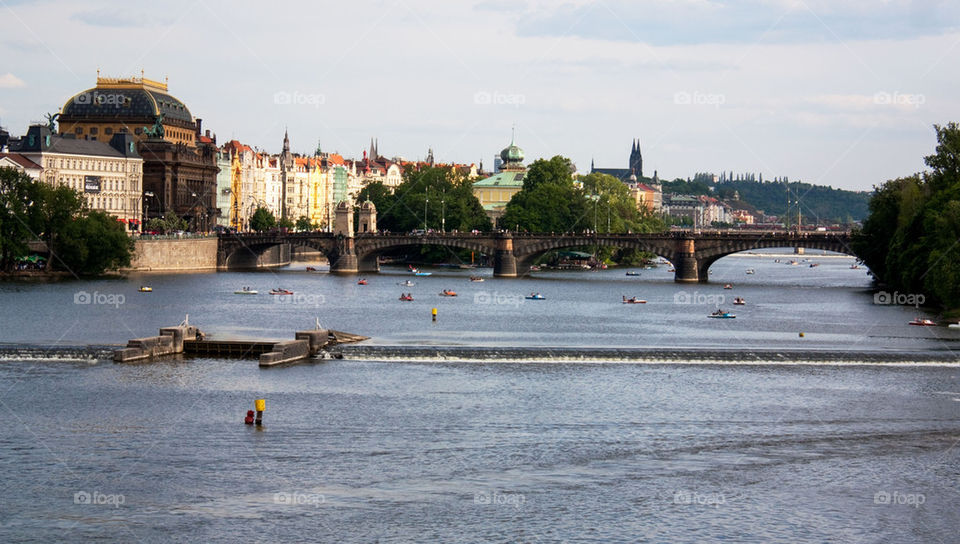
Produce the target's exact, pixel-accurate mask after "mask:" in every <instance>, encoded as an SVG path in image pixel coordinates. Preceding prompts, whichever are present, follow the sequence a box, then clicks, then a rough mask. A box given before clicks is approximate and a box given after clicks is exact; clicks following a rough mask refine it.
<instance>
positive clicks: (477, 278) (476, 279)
mask: <svg viewBox="0 0 960 544" xmlns="http://www.w3.org/2000/svg"><path fill="white" fill-rule="evenodd" d="M470 281H483V278H481V277H480V276H470Z"/></svg>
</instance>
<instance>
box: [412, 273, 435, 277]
mask: <svg viewBox="0 0 960 544" xmlns="http://www.w3.org/2000/svg"><path fill="white" fill-rule="evenodd" d="M413 275H414V276H432V275H433V272H414V273H413Z"/></svg>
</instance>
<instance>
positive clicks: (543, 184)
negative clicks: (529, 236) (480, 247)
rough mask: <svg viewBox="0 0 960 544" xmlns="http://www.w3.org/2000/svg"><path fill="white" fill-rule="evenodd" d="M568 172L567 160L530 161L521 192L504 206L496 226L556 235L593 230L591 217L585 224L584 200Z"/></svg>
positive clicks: (586, 206)
mask: <svg viewBox="0 0 960 544" xmlns="http://www.w3.org/2000/svg"><path fill="white" fill-rule="evenodd" d="M571 168H572V163H571V162H570V160H569V159H567V158H566V157H561V156H556V157H553V158H552V159H550V160H544V159H538V160H536V161H534V162H533V164H531V165H530V168H528V169H527V174H526V176H525V177H524V180H523V189H521V190H520V191H519V192H518V193H517V194H515V195H513V197H512V198H511V199H510V202H508V203H507V207H506V209H505V210H504V213H503V216H502V217H501V218H500V226H501V227H503V228H506V229H510V230H513V229H518V230H522V231H528V232H556V233H561V232H576V231H582V230H587V229H591V228H593V214H592V213H591V214H590V219H589V221H588V220H587V210H588V204H587V199H586V198H585V197H584V194H583V191H582V190H580V189H579V188H578V187H577V186H576V185H575V184H574V182H573V176H572V175H571ZM590 208H592V206H591V207H590ZM590 211H591V212H592V211H593V210H592V209H591V210H590Z"/></svg>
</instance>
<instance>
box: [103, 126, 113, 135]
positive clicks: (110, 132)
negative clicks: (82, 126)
mask: <svg viewBox="0 0 960 544" xmlns="http://www.w3.org/2000/svg"><path fill="white" fill-rule="evenodd" d="M103 133H104V134H113V127H107V128H105V129H103Z"/></svg>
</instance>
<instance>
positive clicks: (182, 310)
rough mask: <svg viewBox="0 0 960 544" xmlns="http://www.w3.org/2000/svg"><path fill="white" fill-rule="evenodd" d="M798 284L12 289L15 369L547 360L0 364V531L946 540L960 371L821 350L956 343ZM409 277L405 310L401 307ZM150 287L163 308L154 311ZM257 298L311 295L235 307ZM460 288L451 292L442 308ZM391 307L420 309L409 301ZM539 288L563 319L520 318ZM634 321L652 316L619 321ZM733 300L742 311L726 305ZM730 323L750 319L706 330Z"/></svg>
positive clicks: (620, 281)
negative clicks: (134, 351) (235, 340)
mask: <svg viewBox="0 0 960 544" xmlns="http://www.w3.org/2000/svg"><path fill="white" fill-rule="evenodd" d="M806 258H808V259H811V260H814V261H816V262H820V263H822V264H821V265H820V266H818V267H815V268H810V267H808V266H807V265H806V263H803V264H802V265H797V266H790V265H786V264H783V263H775V262H774V258H773V257H771V256H766V257H747V256H740V257H729V258H725V259H722V260H721V261H718V262H717V263H716V264H714V266H713V267H712V270H713V271H714V274H713V283H711V284H708V285H693V286H683V285H677V284H674V283H673V282H672V275H671V274H670V273H669V272H668V271H667V270H666V267H660V268H659V269H656V270H640V272H641V274H642V275H641V276H640V277H627V276H625V275H624V271H623V270H608V271H602V272H582V273H577V272H543V273H538V274H535V277H534V278H532V279H524V280H499V279H492V278H489V277H488V278H487V281H484V282H482V283H471V282H469V281H468V280H467V276H468V275H469V274H470V272H469V271H460V270H441V269H437V270H434V272H435V274H434V275H433V276H430V277H418V278H413V277H412V276H411V275H410V274H409V273H408V272H405V271H403V270H401V269H393V270H392V271H389V270H388V271H385V272H384V273H381V274H379V275H371V276H370V277H369V278H368V279H369V285H366V286H359V285H357V284H356V279H355V278H341V277H333V276H328V275H326V274H322V273H320V274H316V273H308V272H305V271H304V270H303V265H302V264H301V265H294V266H292V267H290V268H289V269H287V270H281V271H274V272H260V273H220V274H190V275H140V276H132V277H130V278H128V279H125V280H103V281H95V282H92V281H91V282H65V283H57V284H39V285H38V284H10V283H8V284H0V303H2V310H0V327H2V329H0V330H2V337H0V340H2V341H3V342H7V343H12V344H15V345H16V344H47V345H75V344H83V343H101V344H103V343H123V342H125V341H126V339H128V338H133V337H137V336H145V335H151V334H156V329H157V328H159V327H160V326H164V325H170V324H176V323H178V322H179V321H181V320H182V319H183V317H184V315H185V314H188V313H189V314H190V321H191V323H193V324H196V325H198V326H200V327H201V328H202V329H204V330H206V331H208V332H209V333H210V334H212V335H214V336H218V337H230V336H234V337H240V336H262V337H277V338H290V337H292V332H293V331H294V330H296V329H298V328H300V329H302V328H309V327H310V326H312V325H313V324H314V322H315V320H316V319H320V321H321V323H322V324H323V325H324V326H327V327H330V328H334V329H338V330H343V331H348V332H354V333H360V334H365V335H368V336H371V337H372V340H371V341H370V342H371V344H373V345H374V346H375V347H381V348H384V349H388V347H389V346H399V347H400V348H404V349H408V350H409V349H413V350H417V349H421V350H422V348H423V346H438V347H440V348H454V347H456V348H458V349H461V350H466V353H468V354H469V350H471V349H476V350H477V351H478V353H480V352H482V351H483V350H496V349H499V348H503V347H508V346H509V347H514V348H521V349H522V350H528V352H529V354H530V356H529V357H526V358H525V357H524V356H519V357H514V358H513V359H511V360H510V361H509V362H508V361H497V360H496V359H490V358H489V357H485V358H484V359H485V360H484V362H482V363H478V362H476V361H474V360H471V359H470V357H469V355H467V356H465V357H461V358H460V359H458V360H456V361H449V360H444V359H443V358H437V357H434V358H431V357H430V356H429V352H428V351H423V350H422V351H421V352H420V356H419V357H415V358H411V359H415V360H403V359H402V358H396V357H391V358H390V360H389V361H385V360H380V359H377V360H374V358H366V359H365V358H363V357H351V356H350V352H349V351H345V353H346V354H347V357H346V358H345V359H343V360H331V361H321V362H314V363H309V364H303V365H298V366H292V367H283V368H273V369H266V370H261V369H259V368H258V367H257V366H256V364H255V363H254V362H253V361H244V360H216V359H182V360H170V361H165V362H154V363H148V364H137V365H116V364H113V363H110V362H106V361H97V360H30V359H23V358H17V357H15V356H8V357H7V359H6V360H5V361H3V363H2V364H0V407H2V408H3V410H4V413H5V414H6V416H7V417H6V421H7V429H6V431H5V432H4V434H3V438H2V439H0V463H2V465H3V472H2V474H3V476H2V478H3V488H4V490H5V491H6V493H5V494H4V499H3V505H2V507H0V535H3V536H4V540H5V541H36V542H50V541H89V540H100V541H129V542H153V541H158V542H160V541H163V542H166V541H182V542H187V541H189V542H236V541H277V542H285V541H317V542H544V543H546V542H710V541H727V542H854V543H855V542H955V541H956V534H957V529H958V525H960V501H958V498H960V497H958V492H957V490H958V484H960V464H958V458H957V457H958V454H957V452H958V447H957V446H958V441H960V419H958V416H960V368H958V366H956V365H955V364H951V363H947V364H922V365H918V364H915V363H910V362H909V360H910V357H909V356H903V355H902V356H899V357H898V356H895V355H892V356H891V359H892V360H896V359H900V360H901V361H900V362H898V363H892V362H891V363H883V364H831V362H830V361H831V357H830V353H837V354H840V353H846V354H849V353H856V352H858V351H864V352H866V351H870V352H889V353H891V354H894V353H901V354H903V353H918V352H929V353H939V354H947V355H949V354H950V353H952V352H951V349H952V348H953V347H954V346H956V345H957V344H956V341H957V339H958V334H957V332H958V331H957V330H955V329H946V328H942V327H910V326H908V325H907V321H909V320H910V319H912V318H913V317H915V316H916V314H917V312H916V310H914V308H912V307H904V306H895V305H879V304H874V294H873V293H872V292H871V290H870V283H869V281H868V278H867V276H866V275H865V273H864V270H862V269H859V270H852V269H850V268H849V266H850V264H851V261H849V260H847V259H839V258H825V257H822V258H818V257H817V256H811V255H808V256H807V257H806ZM783 260H784V261H786V260H788V259H783ZM746 268H755V269H756V274H752V275H747V274H746V273H745V270H746ZM480 273H481V274H484V275H487V276H489V270H481V271H480ZM407 279H411V280H412V281H414V282H416V285H415V286H413V287H404V286H399V285H397V283H398V282H401V281H404V280H407ZM727 282H729V283H731V284H732V286H733V289H731V290H724V289H723V288H722V285H723V283H727ZM141 284H149V285H151V286H152V287H153V288H154V292H153V293H149V294H147V293H138V292H137V287H138V286H139V285H141ZM245 285H249V286H252V287H254V288H256V289H258V290H260V291H261V293H265V292H266V291H267V290H269V289H270V288H271V287H277V286H282V287H287V288H290V289H292V290H294V291H295V292H296V293H297V294H299V295H300V296H299V297H297V296H296V295H295V296H294V297H270V296H269V295H265V294H261V295H258V296H240V295H233V294H232V293H233V291H234V290H235V289H238V288H240V287H241V286H245ZM444 288H449V289H455V290H456V291H458V293H459V294H460V296H458V297H456V298H447V297H440V296H438V293H439V291H440V290H441V289H444ZM400 292H412V293H413V294H414V298H415V301H414V302H400V301H398V300H397V297H398V296H399V294H400ZM531 292H540V293H542V294H543V295H544V296H545V297H546V299H545V300H542V301H529V300H526V299H523V298H521V296H522V295H525V294H530V293H531ZM84 293H86V294H87V295H89V298H85V295H84ZM623 295H626V296H638V297H641V298H644V299H647V300H648V303H647V304H642V305H624V304H620V302H619V301H620V298H621V296H623ZM720 296H724V297H726V298H725V299H722V300H721V299H720V298H719V297H720ZM733 296H743V297H744V298H745V299H746V300H747V305H745V306H737V307H733V306H731V305H730V303H729V302H730V300H731V299H732V297H733ZM75 297H76V300H75ZM111 297H112V298H111ZM281 298H289V300H287V301H284V300H281ZM87 300H89V303H85V302H86V301H87ZM75 302H77V303H76V304H75ZM718 305H720V306H721V307H723V308H724V309H731V310H733V311H735V312H736V313H737V318H736V319H731V320H712V319H707V318H706V315H707V314H708V313H710V312H711V311H712V310H713V309H715V308H716V307H717V306H718ZM434 307H435V308H437V309H438V314H439V315H438V318H439V319H438V321H437V322H436V323H433V322H432V321H431V319H430V310H431V309H432V308H434ZM799 332H804V333H805V334H804V337H802V338H801V337H800V336H799ZM552 347H556V348H564V349H565V350H566V352H567V353H570V352H573V353H576V352H582V353H584V354H589V353H590V352H591V350H593V349H594V348H596V349H600V348H602V349H611V348H617V347H622V348H629V349H638V348H655V349H674V348H689V349H693V350H699V351H702V352H703V353H704V354H705V355H704V357H703V359H708V358H709V357H708V355H709V353H711V351H713V350H720V349H724V350H740V351H742V352H743V353H745V354H747V353H752V352H760V351H762V352H764V353H769V352H770V351H771V350H784V351H804V352H805V351H809V350H819V351H821V352H823V353H825V355H821V359H822V361H823V362H821V363H819V364H769V363H766V362H763V361H762V360H758V359H753V358H750V357H744V360H743V361H742V364H704V363H701V362H698V361H699V360H700V359H701V358H700V357H693V358H691V360H689V361H684V362H686V363H687V364H666V363H643V364H629V363H628V364H624V363H611V362H607V363H604V362H602V361H600V362H592V363H571V362H566V361H565V360H564V361H561V360H555V361H553V362H530V361H533V360H544V359H546V360H550V358H549V357H544V356H542V354H544V353H550V351H549V349H547V348H552ZM537 354H540V355H537ZM839 358H840V357H839V355H838V357H837V359H838V360H839ZM478 359H479V358H478ZM594 360H595V359H594ZM256 398H265V399H266V401H267V407H266V408H267V409H266V412H265V424H264V426H263V427H261V428H255V427H250V426H245V425H243V424H242V423H241V420H242V418H243V415H244V412H245V411H246V410H247V409H250V408H253V400H254V399H256Z"/></svg>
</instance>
